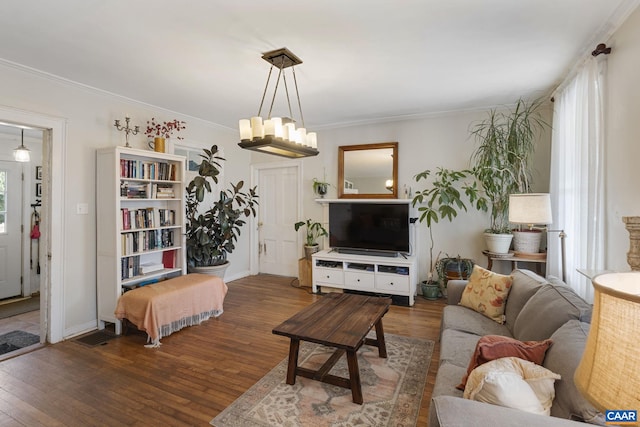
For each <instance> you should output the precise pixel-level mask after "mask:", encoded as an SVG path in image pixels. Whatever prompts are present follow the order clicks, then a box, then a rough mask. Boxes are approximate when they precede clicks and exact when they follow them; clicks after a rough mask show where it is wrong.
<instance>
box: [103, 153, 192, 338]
mask: <svg viewBox="0 0 640 427" xmlns="http://www.w3.org/2000/svg"><path fill="white" fill-rule="evenodd" d="M184 171H185V158H184V157H183V156H177V155H173V154H164V153H157V152H154V151H147V150H137V149H133V148H126V147H110V148H105V149H101V150H98V151H97V153H96V229H97V251H96V252H97V266H96V267H97V294H98V326H99V328H100V329H102V328H104V324H105V322H110V323H114V324H115V327H116V333H118V334H119V333H120V332H121V324H120V321H119V320H118V319H116V317H115V315H114V310H115V308H116V303H117V301H118V298H119V297H120V295H122V293H123V292H125V291H126V290H128V289H132V288H135V287H136V286H140V285H144V284H146V283H152V282H154V281H157V280H161V279H164V278H167V277H174V276H179V275H182V274H186V256H185V250H186V242H185V225H184V223H185V184H184Z"/></svg>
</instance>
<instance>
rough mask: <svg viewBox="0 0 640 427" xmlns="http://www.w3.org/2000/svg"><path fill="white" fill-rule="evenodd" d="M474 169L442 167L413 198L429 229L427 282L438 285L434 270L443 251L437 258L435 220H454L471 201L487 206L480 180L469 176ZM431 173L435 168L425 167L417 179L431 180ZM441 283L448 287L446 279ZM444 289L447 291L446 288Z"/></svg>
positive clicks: (482, 207) (476, 205) (427, 283)
mask: <svg viewBox="0 0 640 427" xmlns="http://www.w3.org/2000/svg"><path fill="white" fill-rule="evenodd" d="M472 176H473V174H472V171H469V170H462V171H456V170H451V169H445V168H438V169H437V170H436V172H435V173H434V174H433V179H432V181H431V184H430V185H429V186H428V187H427V188H424V189H422V190H417V191H416V193H415V195H414V196H413V199H412V201H411V203H412V206H414V207H415V206H416V205H420V206H419V207H418V212H419V213H420V216H419V217H418V220H419V221H420V222H423V223H426V225H427V228H428V229H429V241H430V246H429V273H428V275H427V280H426V281H425V282H423V284H424V285H434V284H436V285H438V280H437V279H434V274H433V273H434V270H435V268H436V264H437V261H438V258H439V257H440V254H438V257H436V260H435V261H434V259H433V248H434V241H433V231H432V226H433V224H435V223H437V222H438V221H439V220H441V219H445V218H446V219H448V220H449V221H453V219H454V218H455V217H457V216H458V210H464V211H466V210H467V205H466V203H465V199H466V200H467V203H469V204H470V205H471V206H473V207H475V208H476V209H478V210H482V211H486V210H487V201H486V199H485V198H484V197H483V196H481V195H480V193H479V188H478V186H477V183H476V182H475V181H473V183H471V184H470V183H468V182H467V181H465V179H466V178H469V177H472ZM430 177H431V171H430V170H425V171H423V172H420V173H419V174H417V175H416V176H415V180H416V182H420V181H421V180H428V179H429V178H430ZM439 286H440V287H444V286H445V284H444V283H439ZM425 291H426V292H433V290H429V289H424V290H423V295H425ZM443 293H444V291H443Z"/></svg>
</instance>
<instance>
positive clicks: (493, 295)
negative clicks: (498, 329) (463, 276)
mask: <svg viewBox="0 0 640 427" xmlns="http://www.w3.org/2000/svg"><path fill="white" fill-rule="evenodd" d="M511 283H512V277H511V276H506V275H504V274H497V273H494V272H493V271H490V270H487V269H485V268H482V267H480V266H478V265H477V264H476V265H474V266H473V272H472V273H471V276H470V277H469V283H467V286H466V287H465V288H464V292H462V298H460V305H462V306H465V307H468V308H470V309H472V310H475V311H477V312H478V313H481V314H483V315H485V316H487V317H488V318H489V319H491V320H495V321H496V322H498V323H504V305H505V303H506V301H507V296H508V295H509V291H510V290H511Z"/></svg>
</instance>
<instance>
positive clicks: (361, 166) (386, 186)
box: [338, 142, 398, 199]
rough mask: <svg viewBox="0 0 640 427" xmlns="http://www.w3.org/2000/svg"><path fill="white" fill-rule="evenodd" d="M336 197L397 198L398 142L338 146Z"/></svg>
mask: <svg viewBox="0 0 640 427" xmlns="http://www.w3.org/2000/svg"><path fill="white" fill-rule="evenodd" d="M338 198H340V199H397V198H398V143H397V142H382V143H379V144H360V145H341V146H340V147H338Z"/></svg>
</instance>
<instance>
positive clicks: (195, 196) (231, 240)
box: [186, 145, 258, 277]
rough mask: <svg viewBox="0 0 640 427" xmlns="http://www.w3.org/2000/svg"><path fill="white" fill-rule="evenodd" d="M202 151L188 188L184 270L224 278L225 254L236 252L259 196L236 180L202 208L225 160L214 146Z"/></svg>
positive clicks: (226, 264)
mask: <svg viewBox="0 0 640 427" xmlns="http://www.w3.org/2000/svg"><path fill="white" fill-rule="evenodd" d="M203 152H204V154H201V155H200V157H202V159H203V160H202V162H201V163H200V166H199V168H198V175H197V176H196V177H194V178H193V179H192V180H191V182H189V184H188V185H187V196H186V240H187V269H188V271H189V272H198V273H205V274H213V275H217V276H219V277H224V271H225V270H226V268H227V267H228V266H229V261H228V260H227V254H230V253H231V252H233V250H234V249H235V243H236V241H237V240H238V236H239V235H240V228H241V227H242V226H243V225H245V224H246V220H245V218H248V217H250V216H256V206H257V205H258V201H257V199H258V194H257V193H256V187H253V188H250V189H249V190H248V191H246V192H245V191H242V188H243V187H244V181H239V182H238V183H237V184H231V188H229V189H227V190H221V191H220V193H219V194H218V198H217V200H215V201H214V202H213V204H212V205H211V206H209V207H206V208H204V209H202V206H201V204H202V203H203V202H204V201H205V194H206V193H211V192H212V183H216V184H217V183H218V175H219V174H220V162H221V161H224V160H225V159H224V158H222V157H220V156H218V146H217V145H213V146H212V147H211V149H209V150H207V149H205V150H203Z"/></svg>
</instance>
